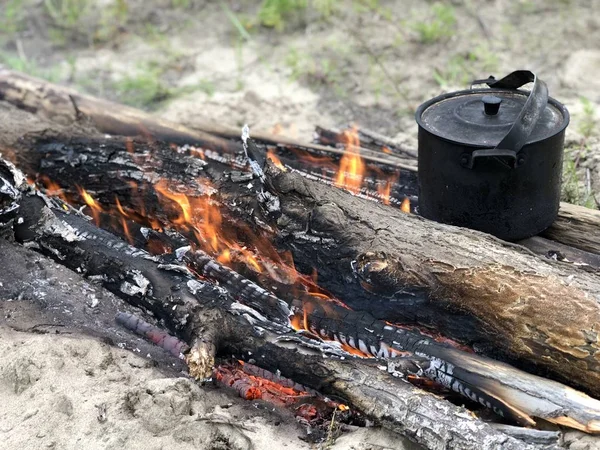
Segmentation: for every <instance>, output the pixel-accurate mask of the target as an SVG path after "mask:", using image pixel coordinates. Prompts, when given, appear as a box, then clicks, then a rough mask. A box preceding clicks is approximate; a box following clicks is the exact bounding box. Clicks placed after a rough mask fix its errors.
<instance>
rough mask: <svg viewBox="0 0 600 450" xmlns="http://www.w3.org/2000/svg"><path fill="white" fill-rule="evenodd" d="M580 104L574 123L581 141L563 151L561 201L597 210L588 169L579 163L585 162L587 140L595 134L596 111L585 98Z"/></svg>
mask: <svg viewBox="0 0 600 450" xmlns="http://www.w3.org/2000/svg"><path fill="white" fill-rule="evenodd" d="M580 102H581V105H582V107H583V109H582V113H581V114H580V115H579V116H578V117H576V121H577V131H578V132H579V133H580V134H581V136H582V141H581V143H580V144H579V145H574V146H571V147H569V148H566V149H565V159H564V163H563V184H562V199H563V200H564V201H566V202H568V203H573V204H575V205H581V206H585V207H587V208H594V209H597V207H598V205H597V203H596V200H595V193H594V192H593V191H592V190H591V188H590V184H591V183H590V180H589V177H590V172H589V169H587V168H583V167H581V162H582V161H585V160H586V158H587V156H588V153H589V152H590V150H591V149H590V147H589V145H588V141H589V138H590V137H592V136H594V135H596V134H597V130H596V125H597V123H596V120H595V115H596V109H595V107H594V104H593V103H592V102H591V101H589V100H588V99H586V98H581V99H580Z"/></svg>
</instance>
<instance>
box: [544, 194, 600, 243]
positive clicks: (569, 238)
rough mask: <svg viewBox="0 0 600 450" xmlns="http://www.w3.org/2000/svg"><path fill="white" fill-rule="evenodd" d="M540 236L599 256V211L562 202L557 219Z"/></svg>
mask: <svg viewBox="0 0 600 450" xmlns="http://www.w3.org/2000/svg"><path fill="white" fill-rule="evenodd" d="M542 236H544V237H546V238H548V239H552V240H554V241H557V242H561V243H563V244H565V245H569V246H571V247H575V248H580V249H582V250H585V251H587V252H590V253H595V254H597V255H600V211H597V210H594V209H589V208H584V207H583V206H577V205H570V204H568V203H564V202H563V203H561V204H560V212H559V217H558V219H557V220H556V221H555V222H554V223H553V224H552V226H550V228H548V229H547V230H546V231H544V232H543V233H542Z"/></svg>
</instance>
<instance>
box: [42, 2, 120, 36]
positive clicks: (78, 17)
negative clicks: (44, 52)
mask: <svg viewBox="0 0 600 450" xmlns="http://www.w3.org/2000/svg"><path fill="white" fill-rule="evenodd" d="M42 4H43V7H44V12H45V13H46V16H47V17H48V19H49V27H48V35H49V37H50V39H51V41H52V42H53V43H54V44H55V45H58V46H65V47H66V46H67V45H72V43H73V42H80V41H83V42H85V43H88V44H97V43H104V42H108V41H110V40H112V39H113V38H114V37H115V36H116V35H117V34H118V31H119V29H120V28H121V27H124V25H125V24H126V23H127V21H128V19H129V7H128V4H127V0H113V1H112V2H111V3H110V4H109V5H107V6H103V7H101V8H100V7H98V6H97V4H96V2H95V1H94V0H43V3H42Z"/></svg>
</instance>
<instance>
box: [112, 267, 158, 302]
mask: <svg viewBox="0 0 600 450" xmlns="http://www.w3.org/2000/svg"><path fill="white" fill-rule="evenodd" d="M129 275H130V276H131V277H132V278H133V282H134V283H135V284H134V283H130V282H129V281H123V283H121V286H120V290H121V292H123V293H124V294H127V295H131V296H134V295H138V294H139V295H141V296H145V295H146V294H147V293H149V291H151V289H152V285H151V284H150V280H148V279H147V278H146V277H145V276H144V275H142V273H141V272H140V271H139V270H136V269H134V270H131V271H130V272H129Z"/></svg>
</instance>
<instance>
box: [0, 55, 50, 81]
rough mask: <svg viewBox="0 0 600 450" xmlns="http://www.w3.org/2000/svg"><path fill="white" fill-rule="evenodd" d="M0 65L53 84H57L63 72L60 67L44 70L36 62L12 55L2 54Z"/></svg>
mask: <svg viewBox="0 0 600 450" xmlns="http://www.w3.org/2000/svg"><path fill="white" fill-rule="evenodd" d="M0 64H3V65H5V66H6V67H8V68H9V69H13V70H17V71H19V72H23V73H26V74H28V75H31V76H33V77H37V78H43V79H45V80H48V81H51V82H57V81H60V79H61V71H60V70H59V68H58V67H51V68H43V67H40V66H39V65H38V64H37V63H36V62H35V61H32V60H29V59H26V58H24V57H19V56H15V55H12V54H10V53H4V52H0Z"/></svg>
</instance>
